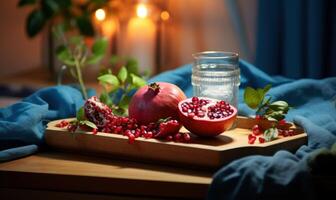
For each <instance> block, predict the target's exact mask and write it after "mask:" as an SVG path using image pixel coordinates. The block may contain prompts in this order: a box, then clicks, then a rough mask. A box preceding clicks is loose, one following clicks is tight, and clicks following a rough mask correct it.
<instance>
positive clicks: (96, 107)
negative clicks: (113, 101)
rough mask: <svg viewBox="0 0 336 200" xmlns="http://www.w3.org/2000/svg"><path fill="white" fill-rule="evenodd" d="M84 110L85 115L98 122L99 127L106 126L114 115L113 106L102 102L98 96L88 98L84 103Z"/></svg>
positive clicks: (95, 122)
mask: <svg viewBox="0 0 336 200" xmlns="http://www.w3.org/2000/svg"><path fill="white" fill-rule="evenodd" d="M84 112H85V117H86V118H87V119H88V120H89V121H91V122H93V123H94V124H96V126H97V127H98V128H103V127H105V126H106V125H107V124H108V123H109V122H110V121H111V119H112V118H113V117H114V115H113V114H112V110H111V108H109V107H108V106H107V105H105V104H103V103H102V102H100V101H99V99H98V97H96V96H93V97H91V98H89V99H88V100H86V102H85V104H84Z"/></svg>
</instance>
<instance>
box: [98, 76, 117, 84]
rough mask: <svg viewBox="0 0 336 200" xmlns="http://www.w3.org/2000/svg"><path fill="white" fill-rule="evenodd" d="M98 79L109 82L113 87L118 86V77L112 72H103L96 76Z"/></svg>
mask: <svg viewBox="0 0 336 200" xmlns="http://www.w3.org/2000/svg"><path fill="white" fill-rule="evenodd" d="M98 80H99V81H100V82H102V83H104V84H109V85H111V86H113V87H119V85H120V83H119V80H118V78H117V77H116V76H115V75H113V74H104V75H102V76H99V77H98Z"/></svg>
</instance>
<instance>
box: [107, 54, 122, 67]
mask: <svg viewBox="0 0 336 200" xmlns="http://www.w3.org/2000/svg"><path fill="white" fill-rule="evenodd" d="M120 59H121V58H120V57H119V56H117V55H112V56H111V58H110V60H109V63H110V64H111V65H113V66H114V65H116V64H117V63H118V62H119V61H120Z"/></svg>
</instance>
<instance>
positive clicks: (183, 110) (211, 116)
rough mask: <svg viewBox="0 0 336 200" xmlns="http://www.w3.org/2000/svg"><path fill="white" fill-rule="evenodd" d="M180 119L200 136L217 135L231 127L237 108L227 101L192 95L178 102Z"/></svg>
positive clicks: (186, 126) (187, 127)
mask: <svg viewBox="0 0 336 200" xmlns="http://www.w3.org/2000/svg"><path fill="white" fill-rule="evenodd" d="M178 108H179V116H180V121H181V123H182V124H183V125H184V127H185V128H186V129H188V130H189V131H190V132H192V133H194V134H196V135H198V136H217V135H219V134H221V133H222V132H224V131H225V130H227V129H229V128H231V126H232V124H233V122H234V121H235V119H236V116H237V109H236V108H235V107H233V106H231V105H229V104H228V103H226V102H225V101H220V100H216V99H210V98H205V97H192V98H189V99H186V100H184V101H181V102H180V103H179V104H178Z"/></svg>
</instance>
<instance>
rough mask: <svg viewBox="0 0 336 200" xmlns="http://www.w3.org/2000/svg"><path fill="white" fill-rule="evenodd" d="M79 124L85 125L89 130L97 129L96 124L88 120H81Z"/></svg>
mask: <svg viewBox="0 0 336 200" xmlns="http://www.w3.org/2000/svg"><path fill="white" fill-rule="evenodd" d="M79 124H81V125H86V126H88V127H90V128H95V129H97V126H96V124H94V123H92V122H90V121H89V120H82V121H79Z"/></svg>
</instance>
